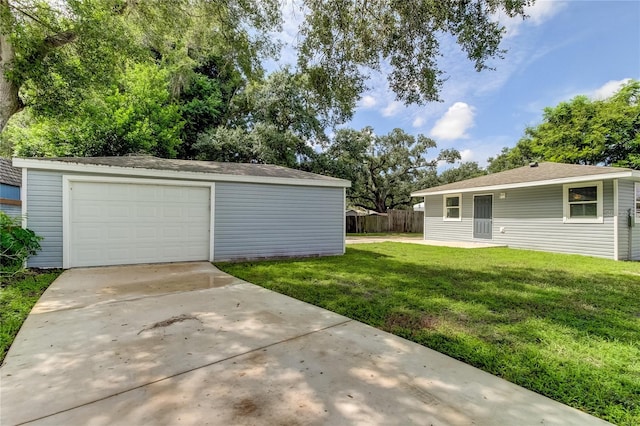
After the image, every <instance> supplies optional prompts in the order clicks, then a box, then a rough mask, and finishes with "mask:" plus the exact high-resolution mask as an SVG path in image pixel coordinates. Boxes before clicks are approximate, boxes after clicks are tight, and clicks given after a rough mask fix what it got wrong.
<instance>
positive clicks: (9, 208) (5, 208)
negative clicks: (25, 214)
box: [0, 203, 22, 217]
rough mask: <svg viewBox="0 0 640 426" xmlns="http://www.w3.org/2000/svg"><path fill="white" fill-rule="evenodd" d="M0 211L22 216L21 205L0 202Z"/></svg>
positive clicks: (13, 215)
mask: <svg viewBox="0 0 640 426" xmlns="http://www.w3.org/2000/svg"><path fill="white" fill-rule="evenodd" d="M0 212H5V213H6V214H7V215H9V216H11V217H20V216H22V207H20V206H14V205H12V204H2V203H0Z"/></svg>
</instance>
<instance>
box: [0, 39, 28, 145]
mask: <svg viewBox="0 0 640 426" xmlns="http://www.w3.org/2000/svg"><path fill="white" fill-rule="evenodd" d="M14 58H15V52H14V50H13V46H12V45H11V42H10V41H9V36H8V35H7V34H0V132H2V131H3V130H4V127H5V126H6V125H7V122H8V121H9V119H10V118H11V116H12V115H13V114H15V113H17V112H18V111H20V110H22V108H23V106H24V105H23V104H22V101H21V100H20V97H19V96H18V89H19V88H20V86H19V85H18V83H16V82H15V81H12V80H9V79H7V77H6V72H7V71H8V70H9V69H11V66H12V65H13V60H14Z"/></svg>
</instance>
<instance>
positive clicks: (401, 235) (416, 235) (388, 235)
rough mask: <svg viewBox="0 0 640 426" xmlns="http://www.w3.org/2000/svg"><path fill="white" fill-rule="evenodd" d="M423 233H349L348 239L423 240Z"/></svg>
mask: <svg viewBox="0 0 640 426" xmlns="http://www.w3.org/2000/svg"><path fill="white" fill-rule="evenodd" d="M422 236H423V234H422V232H370V233H365V234H351V233H347V237H349V238H352V237H362V238H369V237H386V238H422Z"/></svg>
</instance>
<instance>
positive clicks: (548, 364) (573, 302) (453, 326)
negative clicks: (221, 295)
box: [219, 245, 640, 424]
mask: <svg viewBox="0 0 640 426" xmlns="http://www.w3.org/2000/svg"><path fill="white" fill-rule="evenodd" d="M611 265H616V266H614V267H612V266H611ZM619 265H623V264H620V263H615V264H614V263H612V262H608V261H603V260H600V259H590V258H584V257H576V256H566V255H553V254H548V253H544V254H540V253H533V252H527V251H517V250H509V249H483V250H460V249H448V248H437V249H433V248H430V247H419V248H408V247H407V246H406V245H404V246H403V245H377V246H368V247H367V248H358V249H355V248H349V249H348V251H347V254H346V255H345V256H340V257H330V258H319V259H304V260H292V261H277V262H260V263H248V264H223V265H219V266H220V267H221V269H223V270H225V271H227V272H229V273H231V274H234V275H236V276H239V277H241V278H243V279H246V280H248V281H250V282H253V283H255V284H259V285H262V286H264V287H267V288H270V289H273V290H276V291H279V292H282V293H285V294H287V295H289V296H292V297H295V298H298V299H301V300H304V301H306V302H309V303H313V304H316V305H318V306H321V307H324V308H326V309H329V310H332V311H334V312H337V313H340V314H342V315H345V316H348V317H350V318H353V319H356V320H359V321H362V322H365V323H368V324H370V325H373V326H375V327H378V328H381V329H383V330H386V331H390V332H392V333H394V334H397V335H400V336H402V337H405V338H407V339H410V340H413V341H415V342H417V343H420V344H423V345H425V346H428V347H430V348H433V349H435V350H438V351H440V352H442V353H445V354H447V355H450V356H452V357H454V358H457V359H460V360H462V361H465V362H467V363H469V364H472V365H474V366H476V367H479V368H482V369H484V370H485V371H488V372H490V373H493V374H496V375H499V376H501V377H503V378H506V379H507V380H510V381H512V382H515V383H517V384H520V385H523V386H525V387H527V388H529V389H532V390H534V391H536V392H539V393H542V394H544V395H547V396H549V397H551V398H554V399H556V400H559V401H561V402H564V403H566V404H568V405H571V406H573V407H576V408H579V409H582V410H584V411H587V412H589V413H591V414H594V415H597V416H599V417H602V418H605V419H607V420H609V421H613V422H616V423H620V424H633V423H634V422H635V421H639V420H640V403H639V401H638V398H637V395H639V394H640V372H638V370H637V368H635V369H634V368H632V367H633V364H634V363H637V359H638V356H639V355H640V348H639V347H638V342H639V341H640V339H639V336H640V320H639V314H640V298H638V296H637V295H638V291H639V290H640V276H638V275H635V274H633V273H626V274H625V273H621V271H622V270H623V269H624V265H623V266H619ZM629 267H630V268H631V269H634V270H635V269H638V271H640V265H638V266H636V265H630V266H629ZM634 360H635V361H634Z"/></svg>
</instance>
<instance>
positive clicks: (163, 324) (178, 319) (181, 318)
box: [138, 314, 202, 334]
mask: <svg viewBox="0 0 640 426" xmlns="http://www.w3.org/2000/svg"><path fill="white" fill-rule="evenodd" d="M189 320H194V321H198V322H199V323H202V321H200V319H199V318H198V317H195V316H193V315H184V314H182V315H178V316H177V317H171V318H169V319H166V320H164V321H159V322H157V323H155V324H153V325H152V326H150V327H147V328H143V329H142V330H140V331H139V332H138V334H140V333H142V332H143V331H149V330H153V329H156V328H163V327H169V326H170V325H172V324H175V323H177V322H182V321H189Z"/></svg>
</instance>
